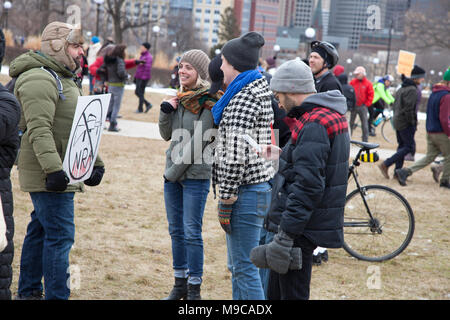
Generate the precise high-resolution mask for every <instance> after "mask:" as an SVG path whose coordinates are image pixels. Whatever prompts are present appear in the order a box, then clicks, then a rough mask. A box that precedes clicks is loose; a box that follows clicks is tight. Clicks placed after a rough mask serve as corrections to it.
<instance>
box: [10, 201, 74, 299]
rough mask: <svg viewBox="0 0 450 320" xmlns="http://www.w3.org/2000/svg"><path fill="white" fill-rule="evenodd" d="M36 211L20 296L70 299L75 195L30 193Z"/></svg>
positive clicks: (29, 229) (27, 243) (24, 257)
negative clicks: (70, 260) (34, 293)
mask: <svg viewBox="0 0 450 320" xmlns="http://www.w3.org/2000/svg"><path fill="white" fill-rule="evenodd" d="M30 196H31V200H32V202H33V206H34V211H33V212H31V221H30V223H29V224H28V227H27V234H26V236H25V240H24V242H23V247H22V257H21V259H20V275H19V289H18V293H19V295H20V296H25V297H26V296H30V295H32V293H33V292H34V291H40V292H42V277H44V283H45V298H46V299H47V300H53V299H64V300H67V299H69V296H70V288H69V276H70V274H69V252H70V249H71V248H72V245H73V242H74V238H75V223H74V204H73V199H74V193H73V192H70V193H56V192H31V193H30Z"/></svg>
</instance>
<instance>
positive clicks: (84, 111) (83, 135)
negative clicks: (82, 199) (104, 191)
mask: <svg viewBox="0 0 450 320" xmlns="http://www.w3.org/2000/svg"><path fill="white" fill-rule="evenodd" d="M110 99H111V94H100V95H93V96H82V97H78V103H77V108H76V110H75V115H74V117H73V123H72V130H71V131H70V136H69V141H68V143H67V148H66V154H65V156H64V161H63V169H64V171H65V172H66V174H67V176H68V177H69V179H70V182H69V184H74V183H77V182H82V181H84V180H87V179H89V177H90V176H91V173H92V170H93V169H94V163H95V160H96V159H97V154H98V148H99V146H100V139H101V137H102V132H103V126H104V123H105V121H106V114H107V113H108V106H109V101H110Z"/></svg>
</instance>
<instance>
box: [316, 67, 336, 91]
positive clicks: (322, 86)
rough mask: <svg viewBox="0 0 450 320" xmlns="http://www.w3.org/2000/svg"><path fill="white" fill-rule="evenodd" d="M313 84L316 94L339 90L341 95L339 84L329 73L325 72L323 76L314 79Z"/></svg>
mask: <svg viewBox="0 0 450 320" xmlns="http://www.w3.org/2000/svg"><path fill="white" fill-rule="evenodd" d="M314 83H315V85H316V91H317V92H327V91H330V90H339V91H340V92H341V93H343V90H342V86H341V83H340V82H339V80H338V79H337V78H336V77H335V76H334V75H333V74H332V73H331V72H330V71H327V72H325V74H324V75H322V76H321V77H319V78H317V79H316V78H314Z"/></svg>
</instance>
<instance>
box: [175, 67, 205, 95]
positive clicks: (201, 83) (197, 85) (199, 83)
mask: <svg viewBox="0 0 450 320" xmlns="http://www.w3.org/2000/svg"><path fill="white" fill-rule="evenodd" d="M179 82H180V92H185V89H186V88H184V86H183V85H182V84H181V79H180V80H179ZM210 86H211V85H210V83H209V81H208V80H205V79H202V77H201V76H200V74H199V73H198V72H197V82H196V83H195V86H194V88H200V87H208V88H209V87H210Z"/></svg>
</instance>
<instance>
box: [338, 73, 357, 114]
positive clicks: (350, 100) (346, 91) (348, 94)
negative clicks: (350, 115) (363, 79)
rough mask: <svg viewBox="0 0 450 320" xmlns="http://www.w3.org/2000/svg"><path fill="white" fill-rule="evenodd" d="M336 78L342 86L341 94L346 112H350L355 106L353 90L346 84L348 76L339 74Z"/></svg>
mask: <svg viewBox="0 0 450 320" xmlns="http://www.w3.org/2000/svg"><path fill="white" fill-rule="evenodd" d="M337 78H338V80H339V82H340V83H341V85H342V94H343V95H344V96H345V98H346V99H347V110H348V111H352V110H353V109H354V108H355V105H356V95H355V89H354V88H353V87H352V86H351V85H349V84H348V76H347V75H346V74H345V73H341V74H340V75H338V76H337Z"/></svg>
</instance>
